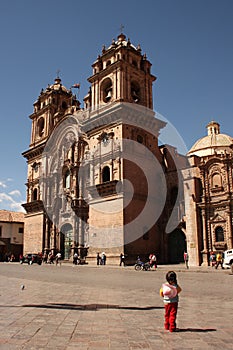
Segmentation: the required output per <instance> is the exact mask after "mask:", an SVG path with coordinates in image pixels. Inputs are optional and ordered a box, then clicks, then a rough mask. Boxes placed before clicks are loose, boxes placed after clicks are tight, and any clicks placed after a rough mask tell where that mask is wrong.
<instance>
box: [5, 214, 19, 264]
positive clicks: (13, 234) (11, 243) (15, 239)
mask: <svg viewBox="0 0 233 350" xmlns="http://www.w3.org/2000/svg"><path fill="white" fill-rule="evenodd" d="M23 235H24V213H19V212H14V211H8V210H0V261H5V260H7V259H8V258H9V257H10V256H11V255H12V254H13V255H14V256H15V258H16V260H17V259H18V258H19V255H20V254H22V252H23Z"/></svg>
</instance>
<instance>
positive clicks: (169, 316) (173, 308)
mask: <svg viewBox="0 0 233 350" xmlns="http://www.w3.org/2000/svg"><path fill="white" fill-rule="evenodd" d="M164 307H165V322H164V328H165V329H167V330H169V331H170V332H173V331H174V330H175V329H176V315H177V309H178V303H168V304H164Z"/></svg>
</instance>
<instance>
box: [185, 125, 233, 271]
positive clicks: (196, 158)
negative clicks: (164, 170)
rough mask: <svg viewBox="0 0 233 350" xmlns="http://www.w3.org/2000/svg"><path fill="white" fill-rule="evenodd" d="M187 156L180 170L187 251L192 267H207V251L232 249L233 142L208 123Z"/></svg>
mask: <svg viewBox="0 0 233 350" xmlns="http://www.w3.org/2000/svg"><path fill="white" fill-rule="evenodd" d="M188 157H189V162H190V166H189V167H188V168H187V169H186V170H184V171H183V175H184V194H185V211H186V237H187V249H188V252H189V255H190V263H191V264H192V265H201V264H204V265H208V264H209V255H210V252H211V251H221V252H222V251H224V250H226V249H231V248H232V247H233V238H232V224H233V194H232V193H233V139H232V137H230V136H228V135H226V134H221V133H220V125H219V124H218V123H217V122H215V121H212V122H210V123H209V124H208V125H207V136H205V137H203V138H201V139H199V140H198V141H197V142H196V143H195V144H194V146H193V147H192V148H191V149H190V151H189V152H188Z"/></svg>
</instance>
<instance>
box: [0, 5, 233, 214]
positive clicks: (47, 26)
mask: <svg viewBox="0 0 233 350" xmlns="http://www.w3.org/2000/svg"><path fill="white" fill-rule="evenodd" d="M232 18H233V1H231V0H222V1H220V0H219V1H216V0H201V1H200V0H173V1H172V0H145V1H137V0H132V1H130V0H129V1H122V0H119V1H111V0H99V1H98V2H97V1H81V0H66V1H64V0H63V1H61V0H40V1H33V0H21V1H18V0H8V1H1V2H0V39H1V40H0V42H1V53H0V62H1V64H0V81H1V84H0V97H1V108H0V121H1V128H0V146H1V153H0V164H1V170H0V209H10V210H19V209H20V205H21V203H23V202H25V199H26V187H25V183H26V179H27V172H26V171H27V164H26V160H25V159H24V158H23V157H22V156H21V153H22V152H23V151H25V150H27V149H28V146H29V142H30V132H31V123H30V119H29V115H30V114H31V113H32V112H33V103H34V102H35V100H36V99H37V97H38V95H39V93H40V91H41V88H46V86H47V85H48V84H52V83H53V81H54V78H55V77H56V72H57V70H58V69H59V70H60V77H61V79H62V83H63V84H64V85H65V86H66V87H70V86H71V85H72V84H73V83H77V82H78V83H81V89H80V96H79V98H80V101H82V98H83V97H84V96H85V95H86V93H87V91H88V88H89V84H88V82H87V78H88V77H89V76H90V75H91V74H92V68H91V65H92V63H93V62H94V61H95V59H96V58H97V56H98V54H100V53H101V48H102V45H103V44H106V45H110V43H111V41H112V39H113V38H117V35H118V34H119V33H120V26H121V24H123V25H124V30H123V31H124V33H125V35H126V36H127V37H129V38H130V39H131V42H132V43H133V44H135V45H137V44H138V43H140V44H141V47H142V52H143V53H146V54H147V57H148V59H149V60H150V61H151V63H152V65H153V66H152V73H153V74H154V75H156V76H157V81H156V82H155V84H154V90H153V93H154V110H155V111H158V112H159V113H160V114H161V115H163V116H164V117H165V118H166V119H167V120H168V121H169V122H170V123H171V124H172V125H173V127H174V128H175V130H176V131H177V134H179V135H180V138H181V139H182V140H183V141H184V143H185V145H186V147H187V149H189V148H191V146H192V145H193V143H194V142H195V141H196V140H197V139H199V138H200V137H203V136H205V135H206V129H205V126H206V125H207V123H208V122H209V121H211V120H216V121H218V122H219V123H220V125H221V132H222V133H226V134H229V135H231V136H233V129H232V115H233V68H232V66H233V20H232ZM166 141H167V142H169V140H166ZM170 143H171V144H173V142H172V140H171V142H170Z"/></svg>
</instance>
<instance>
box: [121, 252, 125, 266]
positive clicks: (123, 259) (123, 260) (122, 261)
mask: <svg viewBox="0 0 233 350" xmlns="http://www.w3.org/2000/svg"><path fill="white" fill-rule="evenodd" d="M122 264H123V266H125V256H124V254H123V253H121V254H120V266H121V265H122Z"/></svg>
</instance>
